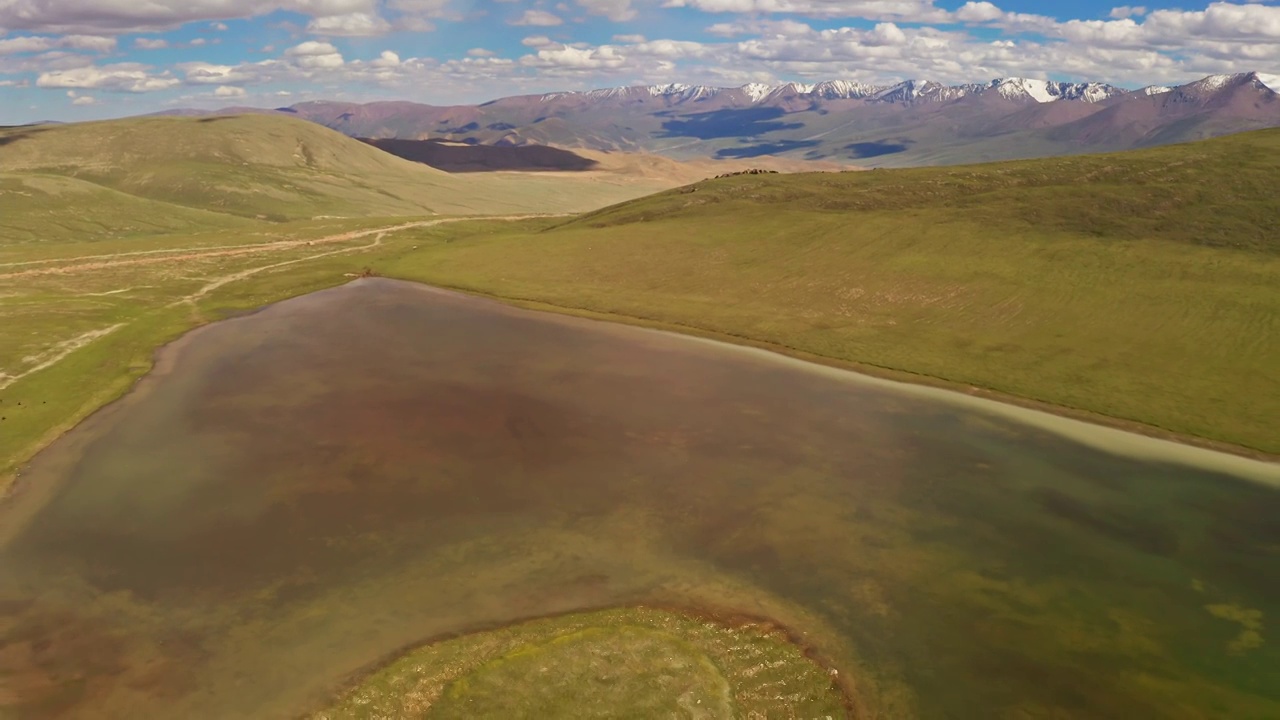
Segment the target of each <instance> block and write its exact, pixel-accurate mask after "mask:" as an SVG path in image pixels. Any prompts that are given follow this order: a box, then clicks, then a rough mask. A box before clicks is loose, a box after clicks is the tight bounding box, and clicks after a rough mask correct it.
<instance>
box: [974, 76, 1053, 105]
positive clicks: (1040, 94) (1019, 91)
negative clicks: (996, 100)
mask: <svg viewBox="0 0 1280 720" xmlns="http://www.w3.org/2000/svg"><path fill="white" fill-rule="evenodd" d="M991 86H992V87H994V88H995V89H996V91H997V92H999V93H1000V95H1001V96H1003V97H1006V98H1009V99H1010V100H1021V99H1022V98H1025V97H1029V98H1031V99H1032V100H1035V101H1036V102H1042V103H1047V102H1053V101H1055V100H1059V99H1061V96H1060V95H1059V94H1057V93H1054V92H1051V91H1050V89H1049V83H1048V82H1047V81H1045V80H1031V79H1028V78H1000V79H996V80H992V81H991Z"/></svg>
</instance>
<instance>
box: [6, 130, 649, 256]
mask: <svg viewBox="0 0 1280 720" xmlns="http://www.w3.org/2000/svg"><path fill="white" fill-rule="evenodd" d="M0 167H2V168H4V171H5V172H6V173H8V174H11V175H16V176H17V177H16V178H15V177H9V178H4V177H3V176H0V191H3V190H5V189H6V187H5V183H6V182H7V183H9V184H12V183H15V182H16V183H22V182H24V180H23V178H31V177H35V178H61V179H62V182H61V184H60V185H58V184H56V183H55V182H54V181H53V180H48V179H46V180H44V181H43V184H44V186H45V187H46V188H53V189H54V190H62V191H63V192H64V193H65V190H66V189H67V188H71V189H74V190H76V191H78V192H80V193H85V192H90V193H97V194H98V195H102V194H103V189H104V188H105V189H107V190H111V191H115V192H116V193H123V194H125V195H128V196H130V198H129V199H124V198H120V197H119V196H118V195H117V196H115V197H102V198H97V199H100V200H104V201H108V202H99V203H90V205H91V206H92V212H95V213H105V214H110V213H111V212H112V210H111V208H119V205H120V204H121V203H124V204H125V205H129V204H132V205H134V206H136V210H137V211H138V212H137V213H136V216H137V217H143V218H148V219H149V220H150V221H151V222H153V223H159V222H160V221H158V220H152V218H158V217H160V216H163V215H164V211H162V210H161V209H160V206H156V205H151V206H150V207H148V206H147V205H146V203H143V202H141V201H140V200H139V199H141V200H149V201H152V203H164V204H165V205H167V206H170V207H171V208H172V210H171V211H172V212H176V213H177V214H178V215H179V217H182V218H187V219H188V221H189V222H196V219H197V218H198V216H199V213H193V212H191V211H192V210H195V211H206V212H209V211H212V212H216V213H219V214H222V215H227V216H231V217H232V218H252V219H258V220H270V221H275V222H282V221H287V220H309V219H314V218H318V217H333V216H338V217H385V216H402V215H430V214H439V215H473V214H502V213H512V212H548V213H555V212H571V211H572V212H580V211H583V210H587V209H592V208H597V207H600V206H602V205H606V204H608V203H611V202H617V201H619V200H622V199H627V198H634V197H637V196H640V195H643V194H645V193H648V192H652V191H654V190H656V189H659V188H661V187H669V184H665V183H662V182H660V181H642V182H637V181H633V180H631V179H626V180H625V181H624V180H623V179H619V178H613V179H610V178H602V177H598V176H591V177H588V176H583V177H580V178H573V177H530V176H528V175H520V174H510V173H503V174H494V175H486V176H455V175H449V174H447V173H443V172H440V171H439V170H435V169H433V168H429V167H427V166H425V165H421V164H418V163H412V162H409V161H407V160H402V159H400V158H397V157H395V156H393V155H390V154H388V153H385V152H382V151H381V150H378V149H376V148H373V147H370V146H368V145H366V144H364V143H362V142H360V141H358V140H354V139H352V138H349V137H347V136H345V135H342V134H341V133H338V132H335V131H333V130H329V129H326V128H324V127H321V126H319V125H315V124H312V123H309V122H306V121H304V120H298V119H295V118H288V117H277V116H269V115H243V116H226V117H209V118H172V117H151V118H133V119H128V120H112V121H107V122H95V123H78V124H74V125H65V126H56V127H54V126H40V127H27V128H12V129H8V130H0ZM71 180H76V181H80V183H79V184H75V183H72V182H70V181H71ZM33 182H35V181H33V180H29V179H28V180H25V183H26V184H27V185H31V184H32V183H33ZM85 183H87V184H88V185H87V186H86V185H85ZM570 188H571V189H570ZM45 194H48V193H47V192H46V193H45ZM8 195H9V193H5V194H0V208H5V207H6V205H5V204H4V201H5V198H6V196H8ZM81 201H82V200H81V199H79V198H75V197H63V198H61V199H60V200H58V202H61V204H62V207H67V206H68V205H69V204H71V203H73V202H74V203H79V202H81ZM14 202H16V203H17V204H18V205H19V206H20V212H21V214H22V215H23V216H24V218H25V219H24V221H23V222H22V223H20V224H21V227H20V228H19V230H20V231H21V232H23V233H26V234H31V235H37V236H40V237H47V236H46V235H45V234H44V232H43V230H44V227H45V226H46V225H47V224H52V225H55V226H56V225H60V224H62V223H64V222H65V220H64V219H63V218H59V217H49V216H48V215H47V213H43V214H42V213H41V208H42V207H44V206H47V203H46V204H45V205H41V204H39V203H36V202H34V201H28V199H27V197H26V196H23V195H17V196H16V197H15V198H14ZM103 205H108V206H109V207H107V208H104V207H103ZM172 206H176V207H172ZM122 212H123V209H122V208H121V209H118V210H116V213H117V214H120V213H122ZM32 215H34V217H27V216H32ZM113 217H114V216H113ZM42 220H43V221H44V223H41V221H42ZM7 224H8V223H7V222H4V221H0V229H3V228H5V226H6V225H7ZM107 226H108V227H112V225H110V223H108V225H107ZM176 229H182V228H180V227H179V228H176ZM6 239H7V238H6Z"/></svg>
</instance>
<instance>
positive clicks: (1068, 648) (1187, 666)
mask: <svg viewBox="0 0 1280 720" xmlns="http://www.w3.org/2000/svg"><path fill="white" fill-rule="evenodd" d="M1278 483H1280V471H1277V469H1276V467H1275V466H1269V465H1264V464H1262V463H1252V462H1249V461H1244V460H1240V459H1237V458H1230V457H1226V456H1217V455H1214V454H1212V453H1208V452H1204V451H1199V450H1191V449H1188V448H1182V447H1180V446H1174V445H1172V444H1168V443H1163V442H1159V441H1155V440H1150V439H1146V438H1139V437H1136V436H1130V435H1126V434H1124V433H1119V432H1116V431H1112V430H1106V429H1102V428H1092V427H1086V426H1083V425H1081V424H1078V423H1072V422H1069V421H1062V420H1057V419H1053V418H1049V417H1047V416H1043V415H1039V414H1035V413H1031V412H1029V411H1023V410H1012V409H1005V408H1001V407H1000V406H996V405H994V404H991V403H985V402H980V401H976V400H973V399H969V398H965V397H963V396H959V395H949V394H947V393H942V392H940V391H933V390H924V389H919V388H909V387H902V386H895V385H893V384H891V383H886V382H883V381H876V380H870V379H867V378H863V377H860V376H857V375H854V374H852V373H845V372H842V371H837V370H832V369H828V368H820V367H815V366H809V365H805V364H803V363H799V362H798V361H794V360H790V359H786V358H782V357H779V356H774V355H770V354H768V353H764V352H760V351H755V350H748V349H742V348H735V347H730V346H725V345H720V344H716V343H712V342H708V341H703V340H696V339H691V338H684V337H679V336H675V335H670V334H665V333H660V332H654V331H649V330H643V329H638V328H631V327H624V326H619V325H612V324H608V323H601V322H594V321H589V320H583V319H576V318H569V317H562V316H557V315H551V314H544V313H536V312H531V311H526V310H520V309H515V308H511V307H508V306H505V305H501V304H498V303H494V302H490V301H486V300H481V299H476V298H471V297H467V296H463V295H458V294H453V293H448V292H444V291H439V290H434V289H431V288H426V287H422V286H418V285H412V284H408V283H400V282H396V281H390V280H379V279H366V280H359V281H357V282H353V283H351V284H349V285H346V286H344V287H341V288H336V289H333V290H328V291H324V292H320V293H315V294H313V295H309V296H306V297H302V298H297V299H294V300H290V301H287V302H283V303H280V304H278V305H274V306H271V307H269V308H267V309H265V310H263V311H261V312H258V313H255V314H253V315H249V316H245V317H241V318H236V319H233V320H229V321H225V322H221V323H217V324H214V325H211V326H208V327H205V328H202V329H200V330H198V331H195V332H193V333H191V334H189V335H188V336H187V337H185V338H184V339H183V340H182V341H180V342H178V343H176V344H174V345H173V346H170V347H169V348H166V349H165V350H164V351H163V352H162V354H161V357H160V362H159V364H158V366H157V370H156V372H154V373H153V374H152V375H151V376H148V378H146V379H145V380H144V381H143V382H142V383H141V384H140V385H139V387H138V388H137V390H136V391H135V392H134V393H132V394H131V395H130V396H128V397H127V398H125V399H124V400H122V401H120V402H118V403H116V404H114V405H112V406H110V407H108V408H106V409H104V410H103V411H101V412H99V413H97V414H96V415H94V416H93V417H92V418H91V419H90V420H89V421H87V422H85V423H84V424H82V425H81V426H80V427H78V428H76V429H75V430H74V431H72V432H71V433H69V434H67V435H66V436H65V437H63V438H62V439H61V440H59V441H58V442H57V443H55V444H54V445H53V446H51V447H50V448H49V449H48V450H46V451H45V452H44V453H42V454H41V455H40V456H39V457H37V458H36V459H35V460H34V461H33V463H32V464H31V466H30V467H29V468H28V469H26V470H25V471H24V473H23V475H22V477H21V479H20V481H19V484H18V486H17V487H16V489H15V492H14V494H13V495H12V496H11V497H10V498H9V499H8V500H7V501H6V502H5V503H4V504H3V505H2V506H0V715H3V714H9V715H11V716H13V717H18V718H98V717H109V718H177V717H182V718H232V717H235V718H242V717H243V718H248V717H254V718H256V717H293V716H296V715H298V714H300V713H303V712H306V711H307V710H310V709H314V708H316V707H319V706H323V705H324V704H325V702H326V700H327V699H328V698H329V697H330V694H331V693H332V692H333V691H334V689H335V688H336V687H339V686H340V685H341V684H342V683H343V682H344V681H345V680H346V679H348V678H350V677H351V676H352V674H353V673H357V672H359V671H360V670H361V669H362V668H365V667H367V666H369V665H370V664H371V663H375V662H377V661H379V660H380V659H382V658H385V657H387V656H388V655H389V654H392V653H394V652H395V651H396V650H397V649H398V648H401V647H404V646H405V645H407V644H411V643H414V642H417V641H421V640H423V639H425V638H430V637H435V636H441V635H445V634H449V633H456V632H462V631H467V630H471V629H476V628H482V627H486V626H492V625H495V624H499V623H505V622H510V621H513V620H517V619H523V618H530V617H535V616H539V615H545V614H548V613H556V612H565V611H571V610H575V609H585V608H596V607H603V606H611V605H619V604H629V603H662V604H667V605H676V606H685V607H693V608H707V609H713V610H719V611H725V612H743V613H751V614H756V615H767V616H770V617H773V618H775V619H777V620H778V621H780V622H783V623H785V624H787V625H788V626H790V627H792V628H793V629H795V630H796V631H797V632H799V633H802V634H803V636H804V637H805V638H806V640H807V643H808V644H810V645H812V646H813V647H814V648H815V650H816V651H817V652H818V653H820V654H821V655H822V656H823V657H824V658H825V659H826V660H827V661H829V662H831V663H833V664H834V665H835V666H836V667H838V668H839V669H840V671H841V673H842V676H843V677H846V678H849V682H850V684H851V685H852V686H853V688H854V690H855V692H856V693H857V694H858V695H859V698H860V702H861V703H862V704H863V706H865V707H867V708H871V709H876V710H879V711H882V712H883V713H884V716H888V717H894V716H920V717H926V718H943V717H946V718H953V717H954V718H970V717H971V718H1000V717H1008V718H1030V717H1116V718H1193V717H1224V718H1225V717H1230V718H1259V719H1261V718H1276V717H1280V650H1278V648H1280V636H1278V635H1277V634H1278V633H1280V625H1278V624H1277V623H1278V621H1280V490H1278V489H1277V487H1278V486H1280V485H1278ZM1055 713H1056V714H1055Z"/></svg>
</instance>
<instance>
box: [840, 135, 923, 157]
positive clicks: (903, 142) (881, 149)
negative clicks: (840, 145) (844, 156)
mask: <svg viewBox="0 0 1280 720" xmlns="http://www.w3.org/2000/svg"><path fill="white" fill-rule="evenodd" d="M914 144H915V141H914V140H909V139H906V138H898V139H896V140H874V141H872V142H860V143H850V144H848V145H845V146H844V149H845V150H848V151H849V157H851V158H853V159H855V160H861V159H865V158H873V157H880V156H882V155H895V154H897V153H900V152H906V151H907V149H908V148H909V147H910V146H911V145H914Z"/></svg>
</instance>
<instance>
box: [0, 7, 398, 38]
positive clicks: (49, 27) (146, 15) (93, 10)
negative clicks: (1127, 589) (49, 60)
mask: <svg viewBox="0 0 1280 720" xmlns="http://www.w3.org/2000/svg"><path fill="white" fill-rule="evenodd" d="M401 1H411V0H401ZM376 5H377V0H146V1H145V2H140V1H139V0H0V28H8V29H10V30H35V31H41V32H54V33H63V32H73V33H74V32H109V33H124V32H145V31H155V30H168V29H172V28H175V27H178V26H180V25H184V24H186V23H189V22H196V21H215V22H216V21H223V20H230V19H233V18H247V17H255V16H260V15H267V14H269V13H272V12H275V11H277V10H287V11H291V12H297V13H301V14H304V15H308V16H311V17H327V16H333V15H346V14H349V13H360V12H365V13H372V12H374V11H375V8H376Z"/></svg>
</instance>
